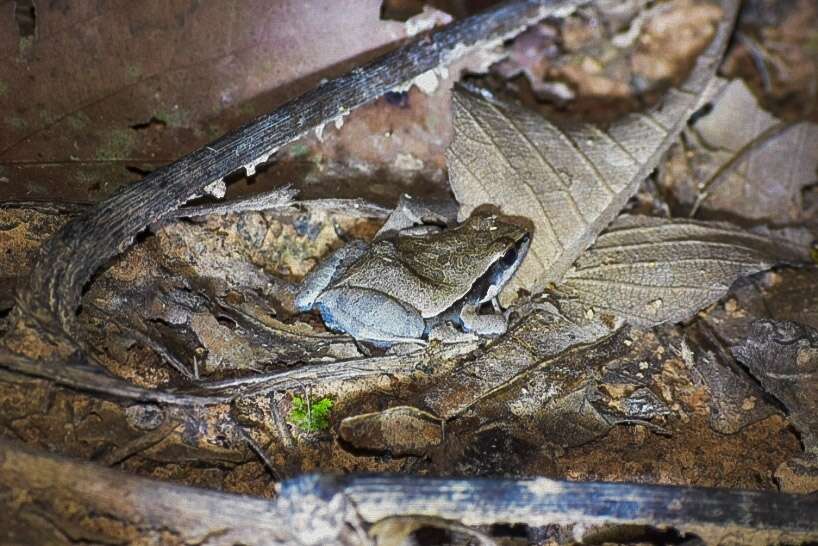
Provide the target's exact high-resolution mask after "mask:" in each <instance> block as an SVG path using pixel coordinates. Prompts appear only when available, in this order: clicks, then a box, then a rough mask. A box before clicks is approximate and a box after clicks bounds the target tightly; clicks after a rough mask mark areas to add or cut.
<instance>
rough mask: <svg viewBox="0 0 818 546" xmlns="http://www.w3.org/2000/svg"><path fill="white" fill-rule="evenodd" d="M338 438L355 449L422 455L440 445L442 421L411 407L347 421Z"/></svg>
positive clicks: (366, 415) (352, 418) (401, 407)
mask: <svg viewBox="0 0 818 546" xmlns="http://www.w3.org/2000/svg"><path fill="white" fill-rule="evenodd" d="M338 433H339V434H340V436H341V438H342V439H343V440H344V441H345V442H348V443H349V444H351V445H352V446H354V447H356V448H358V449H368V450H377V451H388V452H389V453H391V454H392V455H397V456H401V455H423V454H424V453H425V452H426V451H427V450H428V449H430V448H432V447H434V446H436V445H439V444H440V443H441V442H442V441H443V426H442V421H441V420H440V419H439V418H437V417H435V416H434V415H432V414H430V413H428V412H425V411H423V410H420V409H418V408H415V407H412V406H396V407H394V408H389V409H386V410H384V411H379V412H374V413H365V414H362V415H355V416H353V417H347V418H346V419H344V420H343V421H341V426H340V427H339V429H338Z"/></svg>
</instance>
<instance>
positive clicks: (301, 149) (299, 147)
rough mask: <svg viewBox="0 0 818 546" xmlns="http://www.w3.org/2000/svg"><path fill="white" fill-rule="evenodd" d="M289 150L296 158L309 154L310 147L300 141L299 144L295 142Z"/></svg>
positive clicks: (291, 155)
mask: <svg viewBox="0 0 818 546" xmlns="http://www.w3.org/2000/svg"><path fill="white" fill-rule="evenodd" d="M289 152H290V157H294V158H297V157H304V156H307V155H309V153H310V147H309V146H307V145H306V144H302V143H300V142H299V143H297V144H293V145H292V146H290V150H289Z"/></svg>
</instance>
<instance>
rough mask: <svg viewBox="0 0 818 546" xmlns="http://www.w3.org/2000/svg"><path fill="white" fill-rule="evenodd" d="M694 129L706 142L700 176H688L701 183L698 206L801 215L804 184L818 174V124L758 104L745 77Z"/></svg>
mask: <svg viewBox="0 0 818 546" xmlns="http://www.w3.org/2000/svg"><path fill="white" fill-rule="evenodd" d="M693 129H694V130H695V131H696V133H697V134H698V135H699V137H700V138H701V140H702V143H703V144H704V148H705V150H704V151H699V152H700V153H697V155H696V157H695V170H696V176H695V177H692V178H689V179H687V180H689V181H690V183H698V184H699V185H700V187H701V193H700V194H699V196H698V199H697V202H696V206H697V207H698V206H699V205H701V206H702V207H704V208H706V209H708V210H711V211H722V212H729V213H733V214H737V215H739V216H742V217H744V218H748V219H753V220H762V219H763V220H771V221H775V222H788V221H796V220H798V218H799V216H800V213H801V190H802V189H803V187H804V186H806V185H808V184H811V183H812V182H814V181H815V180H816V173H815V169H816V167H817V166H818V125H816V124H814V123H808V122H801V123H797V124H784V123H783V122H782V121H780V120H779V119H777V118H776V117H774V116H772V115H771V114H769V113H767V112H765V111H764V110H762V109H761V108H760V107H759V106H758V101H757V100H756V98H755V97H754V96H753V94H752V93H751V92H750V90H749V89H748V88H747V85H746V84H745V83H744V81H742V80H733V81H732V82H730V83H729V84H728V85H727V87H726V88H725V90H724V91H723V93H722V94H721V95H720V96H719V99H718V101H717V102H716V103H715V105H714V108H713V111H712V112H710V113H709V114H708V115H706V116H704V117H702V118H701V119H699V120H698V121H697V122H696V124H695V125H694V126H693ZM679 183H680V184H684V181H679ZM677 191H679V192H685V189H684V188H679V189H678V190H677ZM687 191H688V192H689V191H690V190H689V189H688V190H687ZM680 197H682V198H683V197H684V196H680Z"/></svg>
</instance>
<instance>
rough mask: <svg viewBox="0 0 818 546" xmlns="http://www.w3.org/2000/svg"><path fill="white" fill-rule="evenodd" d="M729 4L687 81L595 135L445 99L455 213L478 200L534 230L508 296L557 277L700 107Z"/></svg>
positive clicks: (501, 107)
mask: <svg viewBox="0 0 818 546" xmlns="http://www.w3.org/2000/svg"><path fill="white" fill-rule="evenodd" d="M735 8H736V5H735V2H732V1H728V2H725V3H724V11H725V14H726V17H725V19H724V22H723V23H722V24H721V25H720V27H719V29H718V31H717V32H716V33H715V38H714V39H713V40H712V41H711V43H710V46H709V47H708V48H707V50H706V51H705V52H704V53H703V54H702V55H700V56H699V58H698V60H697V62H696V65H695V67H694V68H693V71H692V72H691V75H690V76H689V78H688V79H687V81H685V82H684V83H683V84H682V85H681V86H680V87H679V88H678V89H676V88H674V89H671V90H670V91H668V93H667V94H666V96H665V97H664V99H663V100H662V101H661V102H660V103H659V104H658V105H656V106H654V107H652V108H650V109H648V110H647V111H645V112H639V113H634V114H630V115H628V116H626V117H624V118H623V119H621V120H619V121H617V122H615V123H613V124H611V125H610V126H609V127H607V128H605V129H603V128H600V127H597V126H595V125H591V124H582V123H580V124H575V125H571V126H560V127H558V126H557V125H555V124H552V123H551V122H549V121H547V120H545V119H544V118H542V117H541V116H539V115H537V114H535V113H533V112H530V111H528V110H526V109H524V108H522V107H520V106H517V105H512V104H498V103H497V102H495V101H492V100H488V99H486V98H482V97H478V96H476V95H474V94H471V93H468V92H465V91H462V90H461V91H458V92H456V93H455V94H454V95H453V104H454V138H453V140H452V144H451V145H450V146H449V149H448V153H447V158H448V165H449V179H450V183H451V186H452V190H453V192H454V194H455V197H456V198H457V200H458V201H459V202H460V204H461V211H460V214H461V216H463V217H466V216H468V215H469V214H470V213H471V211H472V210H473V209H474V208H476V207H477V206H480V205H482V204H485V203H489V204H493V205H496V206H499V207H500V208H501V209H502V211H503V212H504V213H506V214H510V215H519V216H524V217H527V218H529V219H531V220H532V221H533V222H534V225H535V233H534V237H533V240H532V245H531V249H530V252H529V257H528V258H527V259H526V261H525V262H524V263H523V265H522V267H521V268H520V270H519V271H518V273H517V275H516V277H515V280H514V282H513V283H510V290H507V295H506V296H505V297H506V299H512V298H513V295H514V294H515V293H516V290H517V289H518V288H525V289H527V290H529V291H532V292H536V291H539V290H541V289H543V288H544V287H545V286H546V285H547V284H548V283H550V282H557V281H559V280H561V278H562V277H563V275H564V274H565V272H566V271H567V270H568V268H569V267H570V266H571V264H572V263H573V262H574V260H576V258H577V257H578V256H579V255H580V253H581V252H582V251H583V250H585V249H586V248H587V247H588V246H589V245H590V244H591V243H592V242H593V240H594V238H595V237H596V236H597V235H598V234H599V233H600V232H601V231H602V230H603V229H604V228H605V226H606V225H607V224H608V223H609V222H610V221H611V220H613V219H614V217H615V216H616V215H617V214H618V213H619V211H620V210H621V208H622V207H623V206H624V205H625V202H626V201H627V200H628V198H629V197H630V196H631V195H633V193H634V192H635V191H636V189H637V188H638V186H639V184H640V183H641V181H642V180H643V179H644V178H645V177H646V176H647V175H648V174H649V173H650V172H651V171H652V170H653V169H654V168H655V167H656V165H657V163H658V161H659V159H660V157H661V155H662V154H663V153H664V152H665V150H667V148H668V147H669V146H670V144H671V143H672V142H673V140H674V139H675V138H676V136H677V135H678V134H679V132H680V131H681V130H682V128H683V126H684V124H685V122H686V121H687V119H688V117H689V116H690V114H691V113H692V112H693V111H694V110H695V109H696V108H697V107H698V106H699V103H700V99H701V96H702V94H703V93H704V92H705V91H706V90H707V88H708V85H709V82H710V81H712V74H713V71H714V70H715V66H716V64H717V59H719V58H720V55H721V51H722V50H723V47H724V45H725V40H726V37H727V34H729V29H730V28H731V26H732V20H733V17H734V14H735Z"/></svg>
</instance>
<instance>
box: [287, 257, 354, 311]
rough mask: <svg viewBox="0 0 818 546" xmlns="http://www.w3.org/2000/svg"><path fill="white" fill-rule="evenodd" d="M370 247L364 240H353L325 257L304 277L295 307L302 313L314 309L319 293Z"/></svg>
mask: <svg viewBox="0 0 818 546" xmlns="http://www.w3.org/2000/svg"><path fill="white" fill-rule="evenodd" d="M368 248H369V245H367V244H366V243H364V242H363V241H352V242H350V243H349V244H347V245H344V246H342V247H341V248H339V249H338V250H336V251H335V252H333V253H332V254H330V255H329V256H328V257H327V258H325V259H324V260H323V261H322V262H321V263H319V264H318V265H317V266H316V267H315V268H314V269H313V270H312V271H310V272H309V273H308V274H307V276H306V277H304V282H303V283H302V284H301V288H300V289H299V291H298V294H297V295H296V297H295V308H296V309H297V310H298V311H300V312H302V313H303V312H306V311H309V310H310V309H312V307H313V305H314V304H315V300H316V299H317V298H318V295H319V294H320V293H321V292H323V291H324V290H325V289H326V288H327V287H328V286H329V285H330V284H331V283H332V282H333V281H335V280H336V279H338V278H339V277H340V276H341V275H342V274H343V273H344V271H346V270H347V269H348V268H349V266H350V265H352V264H353V263H354V262H355V261H356V260H357V259H358V258H360V257H361V256H363V255H364V253H365V252H366V251H367V249H368Z"/></svg>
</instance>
